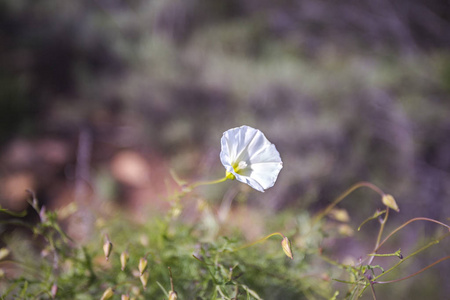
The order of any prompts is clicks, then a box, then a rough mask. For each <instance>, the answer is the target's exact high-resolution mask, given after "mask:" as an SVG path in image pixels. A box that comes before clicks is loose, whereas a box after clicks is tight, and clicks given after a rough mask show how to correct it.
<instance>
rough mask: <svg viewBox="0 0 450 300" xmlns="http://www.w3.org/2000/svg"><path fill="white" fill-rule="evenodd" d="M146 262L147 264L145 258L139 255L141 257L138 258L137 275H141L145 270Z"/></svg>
mask: <svg viewBox="0 0 450 300" xmlns="http://www.w3.org/2000/svg"><path fill="white" fill-rule="evenodd" d="M147 264H148V261H147V259H146V258H143V257H141V259H140V260H139V276H142V274H144V272H145V270H147Z"/></svg>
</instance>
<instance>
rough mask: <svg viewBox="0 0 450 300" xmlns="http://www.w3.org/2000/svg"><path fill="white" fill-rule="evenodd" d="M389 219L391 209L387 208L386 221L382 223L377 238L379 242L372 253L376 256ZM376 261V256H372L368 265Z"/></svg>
mask: <svg viewBox="0 0 450 300" xmlns="http://www.w3.org/2000/svg"><path fill="white" fill-rule="evenodd" d="M388 218H389V207H387V206H386V214H385V215H384V219H383V221H381V225H380V231H378V236H377V241H376V243H375V247H374V249H373V251H372V254H376V253H377V251H378V248H380V246H379V245H380V241H381V236H382V235H383V231H384V225H385V224H386V222H387V219H388ZM374 259H375V256H372V257H371V258H370V259H369V262H368V263H367V264H368V265H370V264H372V262H373V260H374Z"/></svg>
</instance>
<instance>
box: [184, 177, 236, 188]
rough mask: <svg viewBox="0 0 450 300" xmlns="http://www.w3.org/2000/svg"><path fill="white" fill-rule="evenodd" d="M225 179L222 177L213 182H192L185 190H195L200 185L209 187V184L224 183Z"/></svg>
mask: <svg viewBox="0 0 450 300" xmlns="http://www.w3.org/2000/svg"><path fill="white" fill-rule="evenodd" d="M227 179H228V178H227V177H223V178H220V179H217V180H213V181H199V182H194V183H193V184H191V185H189V186H188V187H187V189H194V188H196V187H198V186H201V185H210V184H216V183H221V182H224V181H226V180H227Z"/></svg>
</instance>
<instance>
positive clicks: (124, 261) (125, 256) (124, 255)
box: [120, 250, 130, 271]
mask: <svg viewBox="0 0 450 300" xmlns="http://www.w3.org/2000/svg"><path fill="white" fill-rule="evenodd" d="M129 258H130V255H129V254H128V251H126V250H125V251H123V252H122V253H121V254H120V265H121V270H122V271H123V270H125V267H126V266H127V262H128V259H129Z"/></svg>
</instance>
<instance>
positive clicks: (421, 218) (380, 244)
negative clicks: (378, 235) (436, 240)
mask: <svg viewBox="0 0 450 300" xmlns="http://www.w3.org/2000/svg"><path fill="white" fill-rule="evenodd" d="M414 221H429V222H434V223H436V224H439V225H442V226H444V227H446V228H447V229H448V230H449V231H450V226H448V225H447V224H444V223H442V222H439V221H436V220H433V219H429V218H424V217H418V218H413V219H411V220H409V221H407V222H405V223H403V224H402V225H400V226H399V227H397V228H396V229H395V230H394V231H392V232H391V233H390V234H388V236H387V237H386V238H385V239H384V240H383V241H382V242H381V243H379V244H378V247H377V248H376V249H375V250H374V251H377V250H378V249H379V248H380V247H381V246H382V245H383V244H384V243H385V242H386V241H387V240H388V239H389V238H390V237H391V236H393V235H394V234H395V233H396V232H397V231H399V230H400V229H402V228H403V227H405V226H406V225H408V224H409V223H412V222H414Z"/></svg>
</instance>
